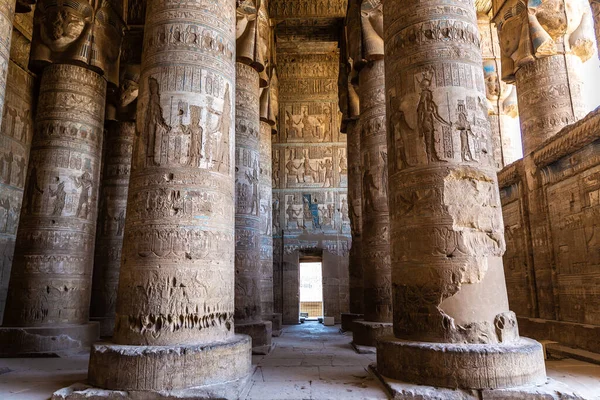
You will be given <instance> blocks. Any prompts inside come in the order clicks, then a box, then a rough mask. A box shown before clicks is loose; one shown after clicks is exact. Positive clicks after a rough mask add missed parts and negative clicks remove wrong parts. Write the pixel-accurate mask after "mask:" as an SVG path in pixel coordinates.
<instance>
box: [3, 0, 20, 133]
mask: <svg viewBox="0 0 600 400" xmlns="http://www.w3.org/2000/svg"><path fill="white" fill-rule="evenodd" d="M15 4H16V1H15V0H1V1H0V115H3V113H2V111H3V110H4V99H5V95H6V77H7V76H8V64H9V61H10V39H11V38H12V30H13V17H14V15H15ZM0 122H1V121H0Z"/></svg>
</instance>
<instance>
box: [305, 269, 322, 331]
mask: <svg viewBox="0 0 600 400" xmlns="http://www.w3.org/2000/svg"><path fill="white" fill-rule="evenodd" d="M322 317H323V263H322V262H321V261H310V262H308V261H307V262H303V261H301V262H300V320H301V321H303V320H306V321H311V320H313V321H316V320H318V319H319V318H322Z"/></svg>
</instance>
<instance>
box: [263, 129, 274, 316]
mask: <svg viewBox="0 0 600 400" xmlns="http://www.w3.org/2000/svg"><path fill="white" fill-rule="evenodd" d="M271 130H272V128H271V125H270V124H269V123H268V122H264V121H260V274H261V280H260V303H261V311H262V315H263V316H264V319H265V320H270V319H271V318H272V314H273V312H274V310H273V173H272V170H273V166H272V164H273V163H272V150H271Z"/></svg>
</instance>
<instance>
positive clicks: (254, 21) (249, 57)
mask: <svg viewBox="0 0 600 400" xmlns="http://www.w3.org/2000/svg"><path fill="white" fill-rule="evenodd" d="M236 5H237V9H236V47H237V59H238V61H241V62H243V63H246V64H248V65H250V66H251V67H253V68H254V69H256V71H258V72H259V73H263V72H264V71H265V68H266V66H267V65H268V56H269V45H270V26H269V19H268V15H267V11H266V4H265V2H264V1H261V0H238V1H237V2H236ZM267 82H268V77H267V76H266V74H262V76H261V87H264V86H266V85H267Z"/></svg>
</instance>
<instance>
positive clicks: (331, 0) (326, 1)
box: [269, 0, 347, 19]
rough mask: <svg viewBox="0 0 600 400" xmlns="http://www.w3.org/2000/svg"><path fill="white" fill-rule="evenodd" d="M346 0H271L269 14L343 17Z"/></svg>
mask: <svg viewBox="0 0 600 400" xmlns="http://www.w3.org/2000/svg"><path fill="white" fill-rule="evenodd" d="M346 4H347V1H346V0H315V1H311V0H271V1H269V14H270V15H271V16H272V17H273V18H277V19H283V18H304V17H321V18H333V17H338V18H339V17H344V15H345V13H346Z"/></svg>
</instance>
